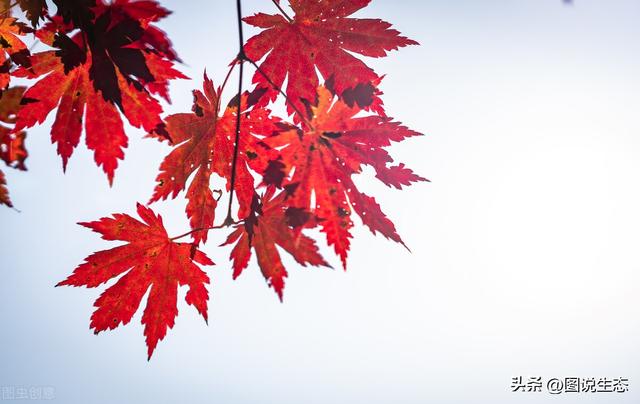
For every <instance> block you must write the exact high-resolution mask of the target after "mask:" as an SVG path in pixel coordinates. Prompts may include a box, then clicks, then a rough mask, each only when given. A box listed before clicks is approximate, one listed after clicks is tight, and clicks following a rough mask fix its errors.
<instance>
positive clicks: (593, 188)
mask: <svg viewBox="0 0 640 404" xmlns="http://www.w3.org/2000/svg"><path fill="white" fill-rule="evenodd" d="M161 3H162V4H163V5H164V6H166V7H167V8H169V9H171V10H173V11H174V14H172V15H171V16H170V17H168V18H167V19H166V20H164V21H163V22H162V23H161V27H162V28H163V29H164V30H166V31H167V33H168V34H169V36H170V38H171V39H172V40H173V42H174V45H175V48H176V49H177V51H178V53H179V54H180V56H181V57H182V59H183V60H184V61H185V63H184V64H183V65H181V66H180V69H181V70H182V71H183V72H185V74H187V75H188V76H189V77H191V78H192V80H182V81H179V82H175V83H174V84H173V85H172V87H171V95H172V99H173V104H172V105H166V108H165V109H166V111H167V112H169V113H173V112H185V111H188V110H189V108H190V104H191V99H192V96H191V90H192V89H194V88H198V87H200V85H201V77H202V73H203V71H204V69H205V68H206V69H207V72H208V74H209V76H210V77H212V78H213V79H214V80H215V81H216V83H220V82H221V81H222V79H223V78H224V75H225V74H226V71H227V64H228V62H229V61H230V60H231V59H232V58H233V56H234V55H235V53H236V52H237V48H236V47H237V37H236V25H235V23H236V22H235V4H234V2H233V1H226V2H221V1H200V0H194V1H189V2H181V1H177V0H172V1H162V2H161ZM243 6H244V10H245V13H246V14H251V13H254V12H258V11H263V12H269V13H273V12H276V9H275V7H274V6H273V4H272V3H271V2H270V1H268V0H252V1H245V2H243ZM356 16H359V17H370V18H382V19H384V20H387V21H389V22H391V23H393V24H394V27H395V28H397V29H398V30H400V31H401V32H402V33H403V34H405V35H407V36H409V37H411V38H413V39H415V40H417V41H418V42H420V44H421V46H415V47H409V48H404V49H402V50H400V51H398V52H393V53H392V54H391V55H390V57H389V58H386V59H380V60H375V59H370V60H367V63H369V64H370V65H371V66H373V67H375V69H376V71H378V72H379V73H382V74H386V77H385V79H384V81H383V84H382V89H383V91H384V92H385V95H384V101H385V105H386V108H387V112H388V114H389V115H390V116H392V117H394V118H395V119H397V120H399V121H402V122H403V123H404V124H406V125H408V126H409V127H411V128H412V129H415V130H418V131H421V132H423V133H424V134H425V136H423V137H420V138H413V139H411V140H408V141H406V142H404V143H403V144H399V145H396V146H394V147H393V148H392V149H391V153H392V155H393V156H394V157H395V158H396V160H397V161H399V162H403V163H405V164H406V165H407V166H409V167H411V168H413V169H414V170H415V171H416V172H418V173H419V174H421V175H423V176H425V177H427V178H429V179H430V180H431V181H432V182H431V183H428V184H425V183H422V184H418V185H415V186H413V187H410V188H408V189H406V190H403V191H396V190H391V189H388V188H386V187H384V186H383V185H381V184H379V183H377V182H375V181H373V180H372V178H373V175H372V172H371V171H368V170H367V171H365V173H364V174H363V175H362V178H358V179H357V182H358V184H360V185H361V186H362V188H363V189H364V190H365V191H366V192H367V193H369V194H371V195H374V196H375V197H376V199H377V200H378V201H379V202H380V203H381V205H382V207H383V209H384V210H385V212H386V213H387V214H388V215H389V217H390V218H391V219H392V220H393V221H394V223H395V224H396V227H397V229H398V231H399V233H400V234H401V236H402V237H403V239H404V240H405V241H406V243H407V245H408V246H409V247H410V248H411V251H412V252H411V253H409V252H407V251H406V250H405V249H404V248H402V247H401V246H399V245H396V244H394V243H392V242H389V241H387V240H385V239H384V238H383V237H374V236H373V235H372V234H371V233H370V232H369V231H368V230H366V229H364V228H362V227H361V226H359V227H358V229H357V230H356V231H355V232H354V234H355V238H354V241H353V245H352V252H351V255H350V261H349V268H348V270H347V271H346V272H344V271H342V270H339V269H338V270H330V269H317V268H299V267H296V266H295V264H293V263H291V262H290V261H287V262H288V263H289V264H290V265H291V270H290V271H289V272H290V276H289V279H288V282H287V287H286V290H285V297H284V303H280V302H279V300H278V299H277V297H276V295H275V293H273V291H272V290H271V289H269V288H268V287H267V286H266V285H265V282H264V279H263V278H262V275H261V274H260V272H259V270H258V268H257V265H256V263H255V262H252V263H251V265H250V267H249V268H248V270H246V271H245V273H244V274H243V275H242V276H241V277H240V278H239V279H238V280H236V281H233V280H232V279H231V270H230V264H229V262H228V259H227V257H228V253H229V250H228V249H221V248H217V247H216V245H218V244H219V243H220V242H221V241H222V240H223V239H224V234H219V235H213V239H212V241H211V242H210V243H209V244H208V245H207V247H205V251H206V252H207V253H208V254H209V255H210V256H211V257H212V259H213V260H214V261H215V262H216V264H217V265H216V266H214V267H212V268H210V269H209V274H210V277H211V278H212V284H211V286H210V292H211V295H212V299H211V301H210V305H209V307H210V309H209V323H208V325H206V324H205V323H204V322H203V321H202V319H201V318H200V317H199V316H198V315H197V313H196V311H195V310H194V309H193V308H192V307H188V306H187V305H186V304H185V303H184V300H182V299H181V300H180V301H179V306H178V309H179V312H180V314H179V316H178V318H177V320H176V325H175V327H174V329H173V330H170V331H169V334H168V336H167V337H166V338H165V340H163V341H162V342H160V344H159V346H158V348H157V350H156V352H155V353H154V356H153V358H152V360H151V361H149V362H147V360H146V349H145V346H144V337H143V335H142V326H141V324H140V318H141V313H140V312H139V313H138V314H137V315H136V316H135V317H134V319H133V320H132V322H131V323H130V324H128V325H127V326H125V327H120V328H118V329H117V330H115V331H111V332H104V333H101V334H100V335H99V336H95V335H93V333H92V332H91V331H90V330H89V317H90V315H91V312H92V304H93V301H94V300H95V299H96V298H97V297H98V296H99V293H100V292H101V291H102V290H103V289H98V290H96V289H78V288H54V287H53V286H54V285H55V284H56V283H57V282H59V281H60V280H62V279H64V278H65V277H66V276H67V275H68V274H70V273H71V271H72V270H73V269H74V268H75V267H76V266H77V265H78V264H79V263H81V262H82V260H83V259H84V257H86V256H87V255H89V254H90V253H92V252H94V251H98V250H102V249H107V248H111V247H113V246H115V245H117V244H115V243H108V242H106V241H103V240H101V239H100V238H99V236H98V235H96V234H94V233H92V232H90V231H89V230H87V229H84V228H82V227H80V226H78V225H76V224H75V223H77V222H79V221H87V220H95V219H98V218H100V217H103V216H107V215H109V214H111V213H115V212H126V213H130V214H133V213H134V212H135V202H137V201H140V202H146V201H147V200H148V199H149V197H150V195H151V193H152V189H153V185H154V178H155V176H156V174H157V169H158V166H159V164H160V161H161V160H162V158H163V157H164V155H165V154H166V153H167V152H168V151H169V148H168V147H167V146H166V145H161V144H158V143H157V142H155V141H153V140H149V139H143V133H142V132H141V131H139V130H135V129H132V128H128V131H127V133H128V134H129V137H130V146H129V148H128V149H127V152H126V159H125V160H124V162H123V163H122V164H121V167H120V168H119V169H118V171H117V173H116V179H115V183H114V185H113V187H111V188H110V187H109V186H108V183H107V180H106V177H105V176H104V174H103V173H101V171H100V170H99V169H98V168H97V167H95V165H94V164H93V162H92V156H91V155H90V153H88V152H87V151H86V150H85V149H84V148H83V147H80V149H79V150H78V151H77V152H76V154H75V155H74V156H73V158H72V160H71V161H70V163H69V166H68V170H67V173H66V174H63V173H62V169H61V162H60V160H59V157H58V156H57V155H56V153H55V148H54V146H52V145H51V144H50V140H49V129H50V125H51V122H52V120H51V118H52V117H50V119H49V120H48V121H47V122H46V123H45V124H44V125H43V126H41V127H37V128H33V129H31V130H30V131H29V137H28V149H29V153H30V157H29V159H28V160H27V165H28V167H29V171H28V172H26V173H21V172H16V171H15V170H5V172H6V174H7V180H8V182H9V186H10V191H11V197H12V199H13V202H14V205H15V206H16V208H17V209H19V212H17V211H15V210H10V209H3V210H0V223H2V226H1V228H0V246H2V255H3V257H4V258H3V265H2V267H1V268H0V270H1V271H2V278H1V279H2V281H1V282H0V321H1V322H2V323H1V324H2V325H1V330H2V332H0V349H1V350H0V355H1V357H2V359H1V360H0V386H2V387H3V388H5V387H6V388H18V387H21V388H25V387H26V388H30V387H34V388H43V387H47V388H48V389H50V390H48V391H53V395H54V397H55V400H56V401H58V402H62V403H86V402H92V403H114V402H122V403H125V402H132V403H133V402H135V403H146V402H150V403H151V402H153V403H172V402H191V403H205V402H206V403H212V402H213V403H233V404H235V403H238V404H249V403H261V404H264V403H278V404H294V403H319V404H320V403H333V404H350V403H363V402H366V403H392V402H394V403H395V402H401V403H406V404H413V403H416V404H418V403H432V402H433V403H441V404H447V403H486V402H492V403H536V404H537V403H543V402H562V403H585V402H587V403H607V404H611V403H636V402H638V401H640V389H639V388H638V387H637V384H636V383H637V382H638V381H640V368H639V365H638V364H639V363H640V349H639V348H638V341H640V315H639V314H640V313H639V311H640V294H638V293H637V290H638V285H640V271H639V270H640V256H639V255H638V253H637V252H638V251H639V250H638V243H639V242H640V230H639V229H640V210H639V209H638V206H640V180H639V179H638V177H639V174H640V159H638V157H637V156H638V155H640V121H639V120H638V111H639V110H640V79H638V72H639V71H640V42H638V41H637V39H638V38H639V37H640V26H639V25H638V24H637V21H638V17H639V16H640V2H638V1H636V0H609V1H601V0H576V1H574V5H572V6H569V5H566V4H564V3H563V2H561V1H560V0H484V1H475V0H474V1H471V0H457V1H435V0H425V1H401V2H400V1H393V2H392V1H389V0H374V1H373V2H372V4H371V5H370V6H369V7H367V8H366V9H364V10H362V11H360V12H358V14H357V15H356ZM255 32H256V31H254V30H252V29H250V28H247V35H251V34H252V33H255ZM234 87H235V85H230V88H234ZM227 97H229V98H230V96H229V95H227ZM154 209H157V211H158V212H160V213H161V214H162V215H163V217H164V219H165V224H166V225H167V228H168V229H169V232H170V233H171V234H180V233H182V232H183V231H184V229H185V226H186V221H185V219H184V217H183V216H184V215H183V209H184V201H183V199H182V198H179V199H178V200H176V201H173V202H167V203H163V204H159V205H155V206H154ZM323 251H324V252H325V253H326V255H327V256H329V257H330V258H329V259H330V261H331V263H332V264H334V267H336V268H338V267H339V260H338V259H337V258H335V257H334V256H331V254H330V252H329V251H328V250H326V249H325V250H323ZM184 293H185V292H184V290H182V291H181V295H180V296H184ZM518 376H522V377H525V378H528V377H533V376H538V377H542V378H543V380H545V381H546V380H548V379H551V378H565V377H581V378H589V377H594V378H610V379H611V378H628V379H629V380H630V381H629V391H628V392H626V393H622V394H612V393H608V394H607V393H581V394H573V395H571V394H562V395H559V396H554V395H550V394H549V393H547V392H546V391H542V392H540V393H521V392H518V393H514V392H511V388H510V387H511V378H513V377H518Z"/></svg>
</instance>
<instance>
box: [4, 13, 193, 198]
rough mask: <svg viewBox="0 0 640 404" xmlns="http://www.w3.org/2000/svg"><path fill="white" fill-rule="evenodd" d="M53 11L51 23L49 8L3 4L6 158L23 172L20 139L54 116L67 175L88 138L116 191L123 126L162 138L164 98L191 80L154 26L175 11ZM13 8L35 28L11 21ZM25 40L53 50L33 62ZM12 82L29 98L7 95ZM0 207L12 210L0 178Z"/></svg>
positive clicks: (53, 136)
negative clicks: (176, 82)
mask: <svg viewBox="0 0 640 404" xmlns="http://www.w3.org/2000/svg"><path fill="white" fill-rule="evenodd" d="M53 4H54V5H55V8H56V9H57V12H56V13H55V14H51V13H50V12H49V10H50V9H51V8H50V7H49V6H48V5H47V2H46V1H44V0H18V1H17V2H14V3H12V4H9V2H7V1H5V2H3V3H2V5H0V7H2V8H3V12H2V13H3V18H2V21H1V22H0V48H1V49H0V65H1V66H2V67H1V68H0V90H2V94H3V95H2V98H1V99H0V108H1V109H2V112H1V113H0V114H2V115H3V116H7V115H8V116H10V121H6V120H5V119H3V122H5V123H8V124H10V126H11V127H10V128H7V127H4V128H3V129H2V130H1V132H2V134H1V135H0V136H2V138H1V141H2V149H1V150H2V158H3V160H4V161H5V162H6V164H7V165H9V166H10V167H15V168H18V169H21V170H24V169H26V168H25V165H24V159H25V158H26V157H27V154H28V153H27V151H26V149H25V148H24V139H25V136H26V134H25V132H24V130H25V129H27V128H30V127H32V126H34V125H36V124H41V123H43V122H44V121H45V119H46V118H47V116H49V114H50V113H51V112H52V111H53V110H56V109H57V111H56V115H55V120H54V122H53V125H52V127H51V141H52V142H53V143H54V144H55V145H56V148H57V152H58V154H59V155H60V156H61V158H62V164H63V169H66V167H67V163H68V161H69V158H70V157H71V155H72V154H73V151H74V150H75V148H76V147H77V146H78V144H79V143H80V139H81V135H82V132H83V130H84V133H85V142H86V145H87V147H88V148H89V149H90V150H91V151H93V153H94V159H95V162H96V164H97V165H98V166H101V167H102V169H103V170H104V172H105V173H106V174H107V178H108V180H109V182H112V181H113V178H114V175H115V170H116V168H117V167H118V161H119V160H122V159H123V158H124V149H125V148H126V147H127V144H128V138H127V135H126V134H125V132H124V125H123V119H122V118H123V117H124V118H126V120H127V121H128V122H129V123H130V124H131V125H133V126H134V127H138V128H143V129H144V130H145V131H147V132H154V133H156V134H157V135H160V136H166V132H165V131H164V129H163V125H164V124H163V121H162V118H161V115H162V106H161V104H160V103H159V101H158V98H164V99H166V100H167V101H169V94H168V83H169V81H170V80H173V79H178V78H186V77H185V76H184V75H183V74H182V73H180V72H179V71H178V70H176V69H174V67H173V65H174V62H176V61H179V59H178V57H177V55H176V53H175V51H174V50H173V48H172V46H171V42H170V41H169V39H168V38H167V36H166V34H165V33H164V32H163V31H161V30H160V29H159V28H158V27H156V25H155V23H156V22H157V21H159V20H160V19H162V18H164V17H166V16H167V15H169V11H168V10H166V9H165V8H163V7H161V6H160V5H159V4H158V3H157V2H156V1H153V0H114V1H110V2H108V1H106V0H53ZM15 6H19V7H20V8H21V10H22V11H23V13H24V16H25V17H26V18H27V20H28V21H29V23H30V25H28V24H25V23H22V22H20V21H19V20H18V19H17V18H15V17H13V16H11V14H12V11H13V8H14V7H15ZM27 36H33V38H36V39H37V41H38V42H39V43H41V44H43V45H45V46H46V47H47V48H48V50H45V51H42V52H37V53H33V54H32V53H31V52H30V51H29V49H28V48H27V46H26V45H25V42H24V40H25V38H26V37H27ZM13 77H19V78H26V79H30V80H33V81H35V82H34V83H33V85H31V86H30V87H29V88H26V89H25V88H24V87H16V88H9V85H10V82H11V79H12V78H13ZM18 93H19V94H20V96H19V97H16V94H18ZM5 94H6V95H5ZM5 97H6V98H7V100H6V101H5V100H4V99H5ZM15 99H17V103H16V102H14V100H15ZM0 203H3V204H5V205H8V206H11V200H10V199H9V193H8V190H7V188H6V184H5V179H4V174H3V173H1V172H0Z"/></svg>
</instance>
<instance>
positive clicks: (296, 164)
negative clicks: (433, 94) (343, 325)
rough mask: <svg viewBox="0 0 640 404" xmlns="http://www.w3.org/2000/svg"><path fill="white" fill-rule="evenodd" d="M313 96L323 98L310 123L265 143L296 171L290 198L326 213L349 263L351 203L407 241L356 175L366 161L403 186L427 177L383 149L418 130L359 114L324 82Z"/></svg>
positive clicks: (289, 183)
mask: <svg viewBox="0 0 640 404" xmlns="http://www.w3.org/2000/svg"><path fill="white" fill-rule="evenodd" d="M314 98H317V100H318V103H317V105H316V106H311V107H310V111H311V117H310V120H309V125H310V126H311V128H310V129H307V130H302V129H299V128H296V129H291V130H288V131H282V132H279V133H275V134H274V135H273V136H270V137H268V138H266V139H264V143H265V144H267V145H268V146H270V147H271V148H274V149H278V150H280V153H281V157H282V160H281V161H282V162H283V163H284V165H285V171H286V172H291V171H294V173H293V176H292V177H291V178H288V179H287V180H286V181H285V188H286V189H287V192H288V193H289V194H290V196H289V198H288V199H287V204H288V205H289V206H292V207H295V208H299V209H302V210H303V211H310V212H311V213H313V214H314V215H316V216H317V217H318V218H319V219H321V220H320V222H319V223H320V226H321V228H322V231H323V232H324V233H325V234H326V236H327V241H328V243H329V245H333V247H334V249H335V252H336V253H337V254H338V255H339V256H340V258H341V260H342V264H343V266H344V267H345V268H346V265H347V252H348V250H349V244H350V241H349V239H350V238H351V233H350V229H351V228H352V227H353V222H352V221H351V211H352V209H353V210H354V211H355V212H356V213H357V214H358V215H359V216H360V218H361V219H362V222H363V223H364V224H365V225H367V226H368V227H369V229H371V231H372V232H373V233H374V234H375V233H376V232H380V233H382V234H383V235H384V236H385V237H387V238H390V239H392V240H394V241H396V242H399V243H402V239H401V238H400V236H399V235H398V233H397V232H396V229H395V226H394V225H393V223H392V222H391V221H390V220H389V219H387V217H386V216H385V215H384V213H382V211H381V210H380V206H379V205H378V203H377V202H376V201H375V199H374V198H373V197H370V196H367V195H365V194H363V193H362V192H360V191H359V190H358V189H357V188H356V186H355V185H354V183H353V181H352V180H351V176H352V175H353V174H357V173H360V172H361V171H362V166H363V165H369V166H371V167H373V168H374V170H375V171H376V177H377V178H378V179H380V180H381V181H382V182H384V183H385V184H387V185H389V186H394V187H396V188H400V187H401V186H403V185H409V184H411V183H413V182H417V181H425V179H424V178H422V177H420V176H418V175H416V174H414V173H413V172H412V171H411V170H409V169H407V168H405V167H404V165H403V164H400V165H397V166H392V165H391V164H392V163H393V159H392V158H391V156H389V154H388V153H387V151H386V150H385V149H384V148H385V147H387V146H390V145H391V142H400V141H402V140H404V139H406V138H408V137H412V136H418V135H419V133H417V132H414V131H412V130H410V129H407V128H406V127H404V126H402V125H400V124H399V123H397V122H393V121H391V119H390V118H385V117H380V116H377V115H373V116H366V117H361V118H354V116H355V115H356V114H358V113H359V112H360V108H358V107H357V106H355V105H354V106H353V107H349V106H348V105H347V104H345V103H344V102H343V101H342V100H340V99H338V100H335V99H334V96H333V95H332V94H331V92H330V91H329V90H327V89H326V88H324V87H319V88H318V89H317V97H314ZM312 195H313V196H315V204H314V205H312V203H311V202H312ZM403 244H404V243H403Z"/></svg>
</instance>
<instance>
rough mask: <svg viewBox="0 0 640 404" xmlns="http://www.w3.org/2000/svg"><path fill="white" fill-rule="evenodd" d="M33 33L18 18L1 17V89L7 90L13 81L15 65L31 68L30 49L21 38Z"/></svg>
mask: <svg viewBox="0 0 640 404" xmlns="http://www.w3.org/2000/svg"><path fill="white" fill-rule="evenodd" d="M28 32H32V30H31V29H30V28H28V27H27V26H25V25H24V24H22V23H20V22H18V20H17V19H16V18H12V17H7V16H0V89H5V88H7V87H8V86H9V82H10V81H11V74H10V71H11V67H12V66H13V63H15V64H17V65H19V66H26V67H29V66H30V60H29V49H28V48H27V46H26V45H25V44H24V42H22V40H21V39H20V36H22V35H24V34H26V33H28Z"/></svg>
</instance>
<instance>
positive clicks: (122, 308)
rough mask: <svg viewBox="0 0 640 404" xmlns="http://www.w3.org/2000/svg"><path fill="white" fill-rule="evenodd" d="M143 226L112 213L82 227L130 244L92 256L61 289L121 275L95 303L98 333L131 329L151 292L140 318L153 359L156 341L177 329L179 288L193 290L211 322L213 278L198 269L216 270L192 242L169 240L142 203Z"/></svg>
mask: <svg viewBox="0 0 640 404" xmlns="http://www.w3.org/2000/svg"><path fill="white" fill-rule="evenodd" d="M138 215H139V216H140V218H142V222H141V221H139V220H136V219H134V218H133V217H131V216H129V215H124V214H114V215H113V218H103V219H100V220H99V221H97V222H90V223H80V224H81V225H83V226H85V227H88V228H90V229H91V230H93V231H95V232H97V233H100V234H102V238H103V239H105V240H122V241H126V242H128V244H125V245H122V246H119V247H115V248H112V249H110V250H104V251H99V252H97V253H94V254H92V255H90V256H88V257H87V258H86V259H85V262H84V263H83V264H82V265H80V266H79V267H77V268H76V269H75V271H74V272H73V274H72V275H71V276H69V277H68V278H67V279H66V280H64V281H62V282H60V283H59V284H58V285H57V286H63V285H68V286H86V287H89V288H94V287H97V286H100V285H101V284H103V283H105V282H108V281H110V280H111V279H113V278H116V277H118V276H120V275H123V274H124V276H122V277H121V278H119V279H118V281H117V282H116V283H115V284H114V285H112V286H110V287H109V288H107V290H105V291H104V292H103V293H102V295H100V298H99V299H98V300H96V303H95V307H96V310H95V311H94V312H93V315H92V316H91V328H92V329H93V330H94V331H95V333H96V334H97V333H99V332H100V331H104V330H112V329H114V328H116V327H118V326H119V325H120V324H127V323H128V322H129V321H131V317H133V315H134V314H135V312H136V311H137V310H138V306H139V305H140V301H141V300H142V298H143V296H144V295H145V293H147V290H149V289H151V291H150V292H149V297H148V298H147V305H146V307H145V309H144V314H143V316H142V324H144V325H145V327H144V335H145V336H146V341H147V346H148V356H149V358H151V355H152V354H153V351H154V349H155V348H156V345H157V344H158V341H160V340H162V339H163V338H164V336H165V335H166V334H167V329H168V328H173V325H174V322H175V318H176V316H177V315H178V308H177V299H178V295H177V293H178V286H182V285H186V286H188V287H189V290H188V291H187V295H186V298H185V300H186V302H187V303H188V304H190V305H193V306H194V307H195V308H196V309H197V310H198V312H199V313H200V314H201V315H202V317H204V319H205V320H207V301H208V300H209V293H208V292H207V288H206V287H205V284H208V283H209V277H208V276H207V274H206V273H204V272H203V271H202V270H201V269H200V268H199V267H198V266H197V265H196V263H198V264H202V265H213V262H212V261H211V260H210V259H209V258H208V257H207V256H206V255H205V254H204V253H202V252H201V251H198V250H194V249H192V245H191V244H188V243H175V242H173V241H172V240H171V239H170V238H169V237H168V236H167V232H166V230H165V228H164V225H163V223H162V218H161V217H160V216H159V215H155V214H154V213H153V211H152V210H151V209H149V208H146V207H144V206H142V205H140V204H138Z"/></svg>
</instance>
